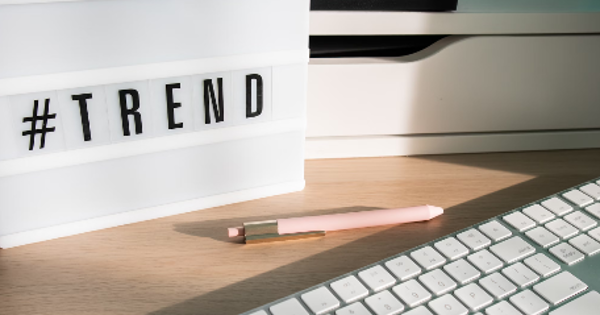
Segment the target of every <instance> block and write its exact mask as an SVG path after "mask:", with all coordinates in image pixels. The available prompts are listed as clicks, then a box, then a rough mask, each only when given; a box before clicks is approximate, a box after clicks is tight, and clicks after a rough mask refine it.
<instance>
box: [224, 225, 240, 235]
mask: <svg viewBox="0 0 600 315" xmlns="http://www.w3.org/2000/svg"><path fill="white" fill-rule="evenodd" d="M227 232H228V233H229V237H236V236H244V228H243V227H241V226H240V227H232V228H228V229H227Z"/></svg>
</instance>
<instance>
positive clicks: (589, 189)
mask: <svg viewBox="0 0 600 315" xmlns="http://www.w3.org/2000/svg"><path fill="white" fill-rule="evenodd" d="M579 190H581V191H583V192H584V193H586V194H587V195H588V196H591V197H593V198H594V199H596V200H600V186H598V185H596V184H594V183H590V184H587V185H583V186H581V187H579Z"/></svg>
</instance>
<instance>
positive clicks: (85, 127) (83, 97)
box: [71, 93, 92, 141]
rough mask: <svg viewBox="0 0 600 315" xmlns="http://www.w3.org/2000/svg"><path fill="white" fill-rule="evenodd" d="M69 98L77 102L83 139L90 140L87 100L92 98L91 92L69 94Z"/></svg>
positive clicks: (90, 131)
mask: <svg viewBox="0 0 600 315" xmlns="http://www.w3.org/2000/svg"><path fill="white" fill-rule="evenodd" d="M71 99H72V100H74V101H78V102H79V114H80V116H81V129H82V131H83V140H84V141H92V130H91V129H90V114H89V113H88V107H87V100H89V99H92V94H91V93H85V94H79V95H71Z"/></svg>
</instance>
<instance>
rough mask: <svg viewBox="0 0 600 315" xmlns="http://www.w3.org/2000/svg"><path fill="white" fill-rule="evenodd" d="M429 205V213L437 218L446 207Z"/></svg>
mask: <svg viewBox="0 0 600 315" xmlns="http://www.w3.org/2000/svg"><path fill="white" fill-rule="evenodd" d="M428 207H429V215H430V216H431V217H432V218H435V217H437V216H438V215H441V214H443V213H444V209H443V208H440V207H436V206H431V205H428Z"/></svg>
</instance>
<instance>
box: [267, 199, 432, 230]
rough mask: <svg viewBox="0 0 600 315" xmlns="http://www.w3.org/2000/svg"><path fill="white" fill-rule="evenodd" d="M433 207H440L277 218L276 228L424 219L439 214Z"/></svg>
mask: <svg viewBox="0 0 600 315" xmlns="http://www.w3.org/2000/svg"><path fill="white" fill-rule="evenodd" d="M433 208H437V209H441V208H438V207H431V206H419V207H410V208H402V209H384V210H371V211H359V212H350V213H340V214H330V215H320V216H311V217H302V218H290V219H278V220H277V225H278V227H277V229H278V231H279V234H290V233H301V232H310V231H338V230H346V229H357V228H364V227H370V226H379V225H389V224H400V223H409V222H417V221H425V220H429V219H431V218H433V217H435V216H437V215H439V213H434V211H435V210H433ZM442 211H443V210H442Z"/></svg>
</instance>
